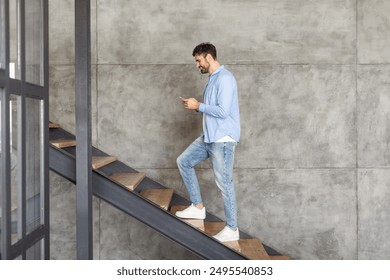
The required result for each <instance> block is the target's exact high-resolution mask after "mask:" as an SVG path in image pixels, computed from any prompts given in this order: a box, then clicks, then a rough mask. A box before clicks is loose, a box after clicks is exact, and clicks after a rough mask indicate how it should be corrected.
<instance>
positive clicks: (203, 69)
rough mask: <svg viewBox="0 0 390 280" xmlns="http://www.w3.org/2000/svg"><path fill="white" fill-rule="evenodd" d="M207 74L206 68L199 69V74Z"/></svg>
mask: <svg viewBox="0 0 390 280" xmlns="http://www.w3.org/2000/svg"><path fill="white" fill-rule="evenodd" d="M208 72H209V70H208V69H206V68H200V73H202V74H207V73H208Z"/></svg>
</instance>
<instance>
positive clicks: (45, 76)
mask: <svg viewBox="0 0 390 280" xmlns="http://www.w3.org/2000/svg"><path fill="white" fill-rule="evenodd" d="M42 57H43V65H44V66H43V79H44V83H43V84H44V96H45V98H44V99H43V100H44V102H45V103H44V106H43V107H44V109H43V110H44V111H43V120H44V122H43V124H44V126H43V145H44V148H43V149H42V150H43V153H44V155H43V160H44V168H43V201H42V203H41V207H42V209H43V221H44V224H45V240H44V245H43V246H44V248H43V255H44V258H45V260H48V259H50V214H49V212H50V198H49V197H50V195H49V194H50V189H49V184H50V182H49V2H48V0H44V1H43V56H42ZM41 211H42V210H41Z"/></svg>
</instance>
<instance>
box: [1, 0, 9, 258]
mask: <svg viewBox="0 0 390 280" xmlns="http://www.w3.org/2000/svg"><path fill="white" fill-rule="evenodd" d="M4 21H5V22H4V27H5V28H4V29H5V30H4V32H5V34H4V38H5V68H6V71H5V72H6V77H7V81H6V86H5V88H4V94H3V95H2V96H1V97H2V100H1V101H2V102H1V107H2V108H1V113H2V116H1V121H2V132H1V145H2V147H1V165H2V168H1V170H2V174H1V182H0V183H1V186H0V187H1V188H2V198H1V199H2V201H1V206H2V218H1V250H2V252H1V258H2V259H4V260H6V259H9V258H10V255H11V188H10V185H11V178H10V174H11V168H10V166H11V155H10V124H9V121H10V117H9V114H10V106H9V88H8V84H9V82H8V81H9V79H8V77H9V53H10V52H9V1H8V0H4Z"/></svg>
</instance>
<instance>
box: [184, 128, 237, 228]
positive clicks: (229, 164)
mask: <svg viewBox="0 0 390 280" xmlns="http://www.w3.org/2000/svg"><path fill="white" fill-rule="evenodd" d="M236 145H237V144H236V143H235V142H222V143H204V141H203V136H201V137H199V138H198V139H196V140H195V141H194V142H193V143H192V144H191V145H190V146H189V147H188V148H187V149H186V150H185V151H184V152H183V153H182V154H181V155H180V156H179V157H178V158H177V165H178V167H179V171H180V174H181V176H182V178H183V181H184V185H185V186H186V188H187V191H188V193H189V195H190V199H191V201H192V203H193V204H195V205H197V204H203V202H202V197H201V194H200V188H199V182H198V179H197V177H196V174H195V169H194V167H195V166H196V165H197V164H198V163H200V162H201V161H204V160H206V159H208V158H210V160H211V163H212V166H213V171H214V177H215V182H216V184H217V186H218V188H219V189H220V190H221V192H222V198H223V204H224V209H225V215H226V224H227V226H229V227H230V228H232V229H235V228H237V202H236V193H235V191H234V184H233V163H234V151H235V148H236Z"/></svg>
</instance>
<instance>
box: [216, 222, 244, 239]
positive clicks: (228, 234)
mask: <svg viewBox="0 0 390 280" xmlns="http://www.w3.org/2000/svg"><path fill="white" fill-rule="evenodd" d="M213 237H214V238H216V239H218V240H219V241H220V242H228V241H235V240H239V239H240V232H239V230H238V228H236V229H235V230H234V229H231V228H230V227H228V226H225V227H224V228H223V230H221V231H220V232H219V233H218V234H216V235H214V236H213Z"/></svg>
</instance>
